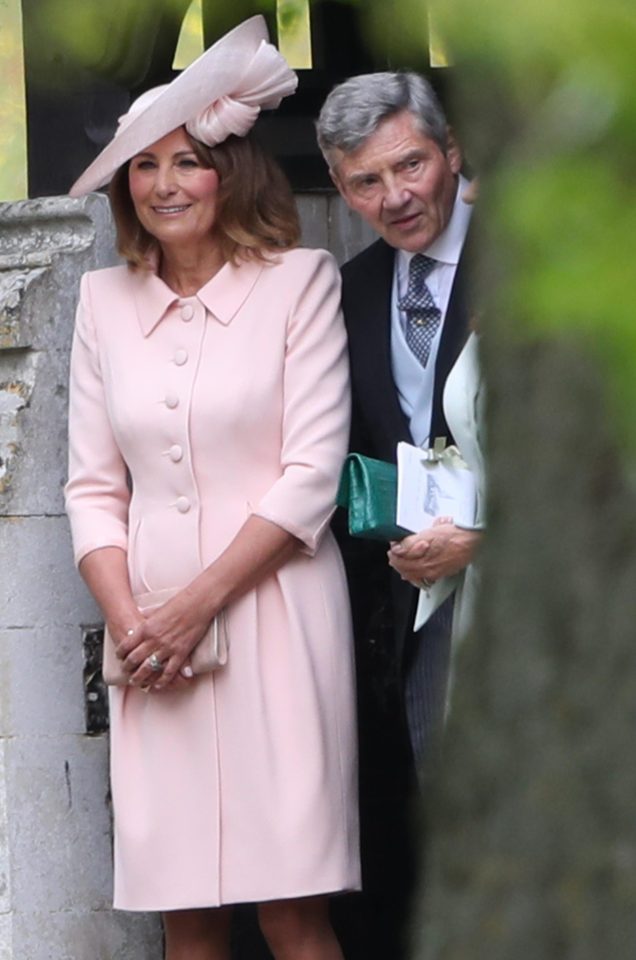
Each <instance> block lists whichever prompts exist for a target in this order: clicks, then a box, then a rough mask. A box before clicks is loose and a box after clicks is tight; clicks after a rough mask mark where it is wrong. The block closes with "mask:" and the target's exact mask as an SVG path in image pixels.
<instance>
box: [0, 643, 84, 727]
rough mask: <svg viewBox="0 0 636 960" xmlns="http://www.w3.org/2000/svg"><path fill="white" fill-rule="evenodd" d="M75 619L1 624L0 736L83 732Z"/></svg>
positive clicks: (79, 646)
mask: <svg viewBox="0 0 636 960" xmlns="http://www.w3.org/2000/svg"><path fill="white" fill-rule="evenodd" d="M83 668H84V660H83V651H82V630H81V627H80V626H79V625H77V626H75V627H70V626H62V627H60V626H55V625H47V626H43V627H40V628H37V629H31V628H14V629H12V630H0V670H1V672H0V736H11V737H15V736H38V735H39V736H45V735H46V736H49V737H51V736H56V735H58V734H59V735H63V734H69V733H74V734H83V733H84V732H85V714H84V686H83Z"/></svg>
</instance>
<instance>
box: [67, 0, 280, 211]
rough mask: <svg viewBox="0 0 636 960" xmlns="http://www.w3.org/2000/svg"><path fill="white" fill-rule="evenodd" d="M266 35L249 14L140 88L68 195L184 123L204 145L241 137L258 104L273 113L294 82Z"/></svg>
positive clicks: (104, 178)
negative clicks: (158, 82)
mask: <svg viewBox="0 0 636 960" xmlns="http://www.w3.org/2000/svg"><path fill="white" fill-rule="evenodd" d="M268 40H269V37H268V33H267V26H266V24H265V20H264V19H263V17H261V16H256V17H251V18H250V19H249V20H246V21H245V23H241V24H240V25H239V26H238V27H235V28H234V29H233V30H230V32H229V33H226V35H225V36H224V37H222V38H221V39H220V40H217V42H216V43H215V44H214V45H213V46H211V47H210V49H209V50H206V51H205V53H203V54H202V55H201V56H200V57H199V58H198V60H195V61H194V63H191V64H190V66H189V67H186V69H185V70H184V71H183V72H182V73H180V74H179V76H178V77H175V79H174V80H173V81H172V82H171V83H168V84H165V85H164V86H161V87H154V88H153V89H152V90H147V91H146V92H145V93H142V95H141V96H140V97H138V98H137V100H135V101H134V103H132V104H131V106H130V109H129V111H128V113H126V114H124V116H123V117H120V119H119V126H118V128H117V131H116V133H115V136H114V137H113V139H112V140H111V142H110V143H109V144H107V145H106V146H105V147H104V149H103V150H102V152H101V153H100V154H99V156H98V157H97V158H96V159H95V160H93V162H92V163H91V164H90V166H89V167H88V168H87V169H86V170H85V171H84V173H83V174H82V175H81V177H80V178H79V179H78V180H76V181H75V183H74V184H73V186H72V187H71V189H70V191H69V193H70V195H71V196H72V197H81V196H83V195H84V194H85V193H90V191H91V190H96V189H97V188H98V187H102V186H104V184H106V183H108V181H109V180H110V179H111V177H112V176H113V174H114V173H115V171H116V170H117V169H118V168H119V167H121V166H122V164H124V163H126V161H127V160H130V159H131V157H134V156H135V154H137V153H139V152H140V151H141V150H144V149H145V148H146V147H149V146H150V144H152V143H156V141H157V140H160V139H161V138H162V137H165V136H166V134H168V133H171V132H172V131H173V130H176V129H177V127H180V126H183V125H185V127H186V130H187V131H188V133H190V134H191V135H192V136H193V137H195V139H197V140H201V141H202V142H203V143H206V144H207V145H208V146H209V147H213V146H216V144H217V143H222V141H223V140H225V139H226V138H227V137H229V136H230V134H232V133H234V134H236V135H237V136H239V137H244V136H245V134H246V133H247V132H248V131H249V130H250V129H251V127H252V125H253V124H254V122H255V121H256V118H257V116H258V114H259V113H260V111H261V109H266V110H273V109H274V108H275V107H277V106H278V105H279V103H280V102H281V100H282V99H283V97H286V96H288V95H289V94H290V93H293V92H294V90H295V89H296V87H297V85H298V77H297V76H296V74H295V73H294V71H293V70H291V69H290V67H289V66H288V64H287V61H286V60H285V58H284V57H283V56H282V55H281V54H280V53H279V52H278V50H277V49H276V47H274V46H273V45H272V44H271V43H269V42H268Z"/></svg>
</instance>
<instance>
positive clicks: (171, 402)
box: [166, 393, 179, 410]
mask: <svg viewBox="0 0 636 960" xmlns="http://www.w3.org/2000/svg"><path fill="white" fill-rule="evenodd" d="M166 406H167V408H168V410H174V408H175V407H178V406H179V397H178V396H177V395H176V393H167V394H166Z"/></svg>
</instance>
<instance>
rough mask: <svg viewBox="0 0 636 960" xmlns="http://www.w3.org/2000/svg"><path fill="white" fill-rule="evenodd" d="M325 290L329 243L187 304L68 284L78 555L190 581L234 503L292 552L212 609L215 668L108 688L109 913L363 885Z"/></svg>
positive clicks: (147, 286)
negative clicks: (149, 688)
mask: <svg viewBox="0 0 636 960" xmlns="http://www.w3.org/2000/svg"><path fill="white" fill-rule="evenodd" d="M339 290H340V283H339V275H338V271H337V268H336V266H335V263H334V261H333V259H332V258H331V256H330V255H329V254H327V253H325V252H324V251H317V250H303V249H299V250H293V251H289V252H286V253H283V254H281V255H280V256H279V257H278V260H277V262H275V263H268V264H263V263H253V262H252V263H242V264H241V265H240V266H233V265H231V264H226V265H225V266H224V267H223V269H222V270H221V271H220V272H219V273H218V274H217V275H216V276H215V277H213V278H212V280H210V281H209V282H208V283H207V284H206V285H205V286H204V287H203V288H202V289H201V290H200V291H199V293H198V294H197V295H196V296H193V297H188V298H179V297H178V296H177V295H176V294H175V293H174V292H173V291H172V290H170V289H169V288H168V287H167V286H166V285H165V284H164V283H163V281H162V280H160V279H159V278H158V277H157V276H155V275H154V274H151V273H147V272H141V271H137V272H133V271H131V270H129V269H128V268H127V267H114V268H111V269H107V270H99V271H96V272H94V273H89V274H87V275H86V276H84V278H83V280H82V287H81V300H80V305H79V309H78V315H77V322H76V330H75V338H74V345H73V354H72V362H71V399H70V477H69V482H68V485H67V488H66V494H67V510H68V514H69V517H70V520H71V526H72V532H73V540H74V547H75V556H76V559H77V561H78V562H79V561H80V560H81V558H82V557H83V556H85V555H86V554H87V553H89V552H90V551H91V550H96V549H99V548H100V547H105V546H119V547H121V548H123V549H124V550H125V551H126V552H127V555H128V565H129V570H130V580H131V585H132V590H133V593H135V594H136V593H141V592H144V591H147V590H159V589H162V588H168V587H179V586H184V585H186V584H187V583H188V582H190V581H191V580H192V579H193V578H194V577H195V576H196V575H197V574H198V573H199V572H200V571H201V569H202V568H204V567H205V566H206V565H208V564H209V563H210V562H211V561H212V560H214V558H215V557H216V556H218V554H219V553H220V552H221V551H222V550H223V549H224V548H225V547H226V546H227V544H228V543H229V542H230V541H231V540H232V538H233V537H234V536H235V534H236V532H237V531H238V529H239V528H240V526H241V525H242V524H243V522H244V521H245V519H246V517H248V516H249V515H250V514H256V515H258V516H260V517H265V518H266V519H268V520H270V521H272V522H274V523H276V524H278V525H279V526H281V527H283V528H285V529H286V530H288V531H290V532H291V533H292V534H294V536H296V537H298V538H299V539H300V540H301V541H302V544H303V547H302V549H301V550H300V551H299V552H298V553H297V554H296V555H295V557H294V558H293V559H292V560H291V561H289V562H288V563H287V564H285V565H284V566H283V567H282V568H281V569H280V570H279V571H278V572H277V573H276V574H275V575H272V576H269V577H268V578H267V579H265V580H263V581H262V582H261V583H260V584H259V585H258V586H257V588H256V589H254V590H252V591H251V592H249V593H248V594H246V595H245V596H243V597H242V598H241V599H239V600H238V601H236V602H235V603H233V604H232V605H231V606H230V607H229V608H228V611H227V613H228V632H229V640H230V655H229V661H228V664H227V666H225V667H224V668H222V669H221V670H219V671H218V672H216V673H214V674H208V675H205V676H202V677H200V678H199V679H197V680H196V681H195V682H194V684H193V689H192V690H189V691H186V692H176V693H170V694H162V695H152V694H149V695H145V694H144V693H142V692H140V691H139V690H136V689H130V688H113V689H111V700H110V704H111V779H112V790H113V800H114V809H115V898H114V903H115V906H116V907H119V908H121V909H127V910H174V909H183V908H192V907H209V906H216V905H219V904H224V903H235V902H240V901H264V900H273V899H281V898H289V897H299V896H309V895H314V894H319V893H326V892H331V891H338V890H350V889H357V888H359V885H360V872H359V856H358V815H357V795H356V749H355V722H354V681H353V653H352V640H351V625H350V614H349V607H348V599H347V591H346V585H345V579H344V574H343V568H342V563H341V560H340V556H339V553H338V550H337V548H336V546H335V543H334V540H333V538H332V535H331V532H330V530H329V518H330V514H331V512H332V508H333V503H334V496H335V491H336V485H337V480H338V474H339V471H340V467H341V464H342V460H343V457H344V454H345V451H346V445H347V440H348V429H349V391H348V379H347V361H346V351H345V333H344V328H343V325H342V320H341V315H340V311H339ZM127 470H128V471H129V472H130V477H131V479H132V484H129V483H128V481H127ZM129 487H132V493H130V492H129Z"/></svg>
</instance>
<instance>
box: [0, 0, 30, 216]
mask: <svg viewBox="0 0 636 960" xmlns="http://www.w3.org/2000/svg"><path fill="white" fill-rule="evenodd" d="M21 7H22V5H21V2H20V0H2V2H1V3H0V76H1V77H2V96H1V97H0V202H2V201H5V200H24V199H25V198H26V195H27V133H26V100H25V84H24V53H23V44H22V9H21Z"/></svg>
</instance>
